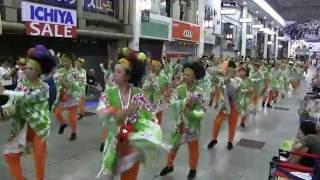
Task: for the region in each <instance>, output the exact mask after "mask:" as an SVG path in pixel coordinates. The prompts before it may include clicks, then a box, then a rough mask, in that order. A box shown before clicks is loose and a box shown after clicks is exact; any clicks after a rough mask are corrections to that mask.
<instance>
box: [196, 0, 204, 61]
mask: <svg viewBox="0 0 320 180" xmlns="http://www.w3.org/2000/svg"><path fill="white" fill-rule="evenodd" d="M204 11H205V2H204V1H201V0H198V12H199V19H198V22H197V23H198V24H199V25H200V43H199V44H198V45H197V56H198V57H202V55H203V52H204ZM200 12H201V13H200Z"/></svg>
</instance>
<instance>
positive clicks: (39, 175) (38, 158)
mask: <svg viewBox="0 0 320 180" xmlns="http://www.w3.org/2000/svg"><path fill="white" fill-rule="evenodd" d="M27 141H28V142H30V143H31V144H32V150H33V159H34V166H35V172H36V178H35V179H36V180H44V175H45V162H46V156H47V144H46V142H45V141H44V140H43V139H42V138H41V137H39V136H38V135H37V134H36V133H35V132H34V131H33V129H32V128H31V127H30V126H28V130H27ZM21 156H22V153H12V154H5V155H4V159H5V161H6V163H7V165H8V166H9V171H10V174H11V176H12V177H13V180H24V177H23V173H22V167H21V163H20V158H21Z"/></svg>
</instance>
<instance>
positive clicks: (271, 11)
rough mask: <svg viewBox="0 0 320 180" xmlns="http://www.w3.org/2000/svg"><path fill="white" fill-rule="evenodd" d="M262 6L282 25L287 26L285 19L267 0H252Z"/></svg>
mask: <svg viewBox="0 0 320 180" xmlns="http://www.w3.org/2000/svg"><path fill="white" fill-rule="evenodd" d="M252 1H253V2H254V3H256V4H257V5H258V6H259V7H260V8H262V9H263V10H264V11H266V12H267V13H268V14H269V15H270V16H271V17H272V18H273V19H274V20H276V21H277V22H278V23H279V24H280V25H281V26H283V27H284V26H285V20H284V19H283V18H282V17H281V16H280V15H279V14H278V13H277V12H276V11H275V10H274V9H273V8H272V7H271V6H270V5H269V4H268V3H267V2H266V1H265V0H252Z"/></svg>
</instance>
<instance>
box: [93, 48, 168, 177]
mask: <svg viewBox="0 0 320 180" xmlns="http://www.w3.org/2000/svg"><path fill="white" fill-rule="evenodd" d="M127 57H129V58H128V59H126V58H121V59H119V60H118V61H117V62H116V65H115V67H114V74H113V77H114V82H115V84H116V86H115V87H112V88H109V89H106V91H105V92H104V93H103V95H102V96H101V102H100V105H99V108H98V114H99V115H100V117H102V118H103V120H104V123H105V124H106V126H105V127H106V128H107V131H108V136H107V139H106V142H105V146H104V152H103V163H102V167H101V171H100V172H99V175H98V176H100V175H102V174H104V175H118V174H120V176H121V180H136V179H137V178H138V172H139V166H140V163H141V162H142V161H143V160H142V159H140V157H141V155H142V157H144V158H143V159H144V160H145V159H146V158H147V157H146V156H145V155H144V154H145V152H146V150H148V147H149V146H148V145H150V146H153V145H155V144H157V145H161V137H162V133H161V129H160V126H158V125H157V124H156V123H154V122H153V121H152V120H154V119H155V116H154V114H153V106H152V104H151V103H150V102H149V101H148V100H147V99H146V98H145V97H144V95H143V94H144V92H143V91H142V90H141V89H140V88H138V87H137V85H138V84H140V81H141V78H142V76H143V74H144V71H145V67H144V66H145V62H144V61H140V60H138V59H137V58H136V57H135V55H133V52H131V53H130V55H129V56H127ZM135 140H137V142H138V143H137V144H135ZM139 145H141V146H139ZM153 147H154V146H153ZM155 149H157V147H156V148H154V149H153V150H155Z"/></svg>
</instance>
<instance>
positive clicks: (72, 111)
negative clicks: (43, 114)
mask: <svg viewBox="0 0 320 180" xmlns="http://www.w3.org/2000/svg"><path fill="white" fill-rule="evenodd" d="M65 110H67V111H68V113H69V125H70V128H71V131H72V132H73V133H76V132H77V106H73V107H69V108H67V109H64V108H62V107H60V106H57V107H56V108H55V109H54V115H55V117H56V119H57V121H58V122H59V123H60V124H65V121H64V119H63V115H62V112H63V111H65Z"/></svg>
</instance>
